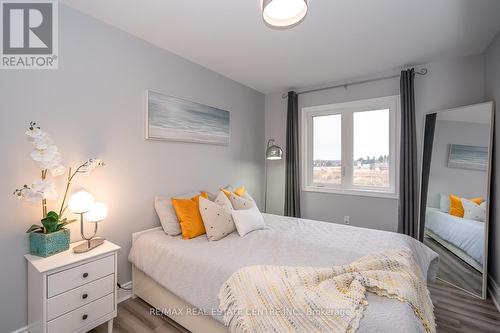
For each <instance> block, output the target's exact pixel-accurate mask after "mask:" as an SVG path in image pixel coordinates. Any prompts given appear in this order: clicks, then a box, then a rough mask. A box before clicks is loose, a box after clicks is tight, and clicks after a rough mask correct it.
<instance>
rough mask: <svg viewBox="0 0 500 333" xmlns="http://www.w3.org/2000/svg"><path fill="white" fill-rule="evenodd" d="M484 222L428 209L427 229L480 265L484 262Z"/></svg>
mask: <svg viewBox="0 0 500 333" xmlns="http://www.w3.org/2000/svg"><path fill="white" fill-rule="evenodd" d="M484 225H485V223H484V222H480V221H475V220H468V219H464V218H460V217H456V216H453V215H450V214H448V213H444V212H442V211H440V210H438V209H435V208H427V212H426V215H425V227H426V228H427V229H430V230H431V231H432V232H434V233H435V234H436V235H438V236H439V237H440V238H442V239H444V240H445V241H447V242H449V243H451V244H453V245H455V246H456V247H458V248H459V249H461V250H462V251H464V252H465V253H466V254H468V255H469V256H470V257H471V258H472V259H474V260H475V261H476V262H477V263H478V264H480V265H482V264H483V261H484Z"/></svg>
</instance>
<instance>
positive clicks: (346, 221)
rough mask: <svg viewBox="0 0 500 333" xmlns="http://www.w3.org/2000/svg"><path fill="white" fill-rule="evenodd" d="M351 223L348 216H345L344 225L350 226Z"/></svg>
mask: <svg viewBox="0 0 500 333" xmlns="http://www.w3.org/2000/svg"><path fill="white" fill-rule="evenodd" d="M350 222H351V218H350V217H349V216H348V215H346V216H344V224H350Z"/></svg>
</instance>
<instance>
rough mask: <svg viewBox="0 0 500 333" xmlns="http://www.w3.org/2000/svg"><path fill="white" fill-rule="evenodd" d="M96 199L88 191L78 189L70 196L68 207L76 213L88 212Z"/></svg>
mask: <svg viewBox="0 0 500 333" xmlns="http://www.w3.org/2000/svg"><path fill="white" fill-rule="evenodd" d="M94 202H95V199H94V196H93V195H92V194H90V193H89V192H87V191H83V190H82V191H78V192H76V193H75V194H73V195H72V196H71V198H69V201H68V208H69V209H70V210H71V211H72V212H73V213H75V214H82V213H86V212H88V211H89V210H91V209H92V206H93V205H94Z"/></svg>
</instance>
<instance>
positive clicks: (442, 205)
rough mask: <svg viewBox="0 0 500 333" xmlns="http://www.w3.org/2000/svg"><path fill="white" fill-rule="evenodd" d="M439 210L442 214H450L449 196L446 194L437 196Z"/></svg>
mask: <svg viewBox="0 0 500 333" xmlns="http://www.w3.org/2000/svg"><path fill="white" fill-rule="evenodd" d="M439 210H440V211H442V212H443V213H449V212H450V196H449V195H448V194H444V193H440V194H439Z"/></svg>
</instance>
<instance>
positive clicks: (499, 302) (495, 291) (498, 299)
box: [488, 275, 500, 312]
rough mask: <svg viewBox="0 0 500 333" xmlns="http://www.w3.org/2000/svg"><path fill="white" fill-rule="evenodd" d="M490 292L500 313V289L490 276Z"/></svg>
mask: <svg viewBox="0 0 500 333" xmlns="http://www.w3.org/2000/svg"><path fill="white" fill-rule="evenodd" d="M488 291H489V292H490V296H491V299H492V300H493V303H495V306H496V307H497V309H498V311H499V312H500V287H499V286H498V284H497V283H496V282H495V280H493V278H492V277H491V275H488Z"/></svg>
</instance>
